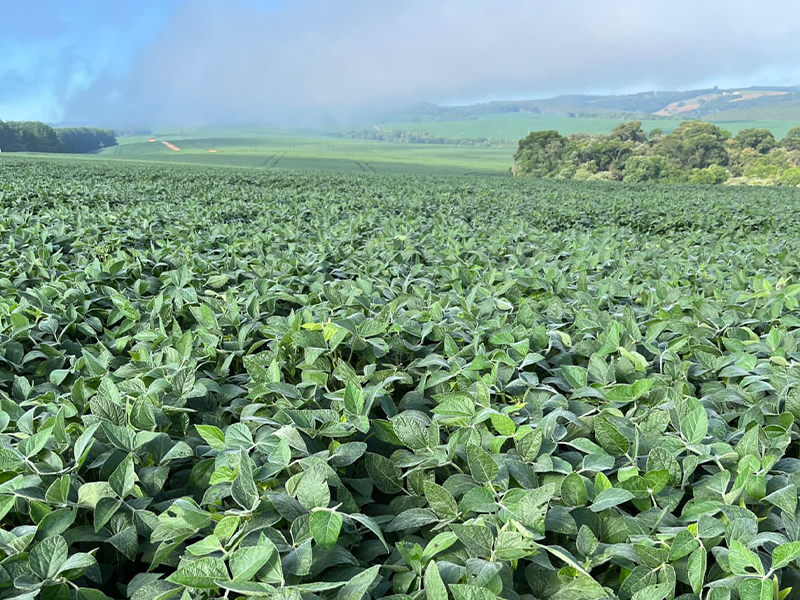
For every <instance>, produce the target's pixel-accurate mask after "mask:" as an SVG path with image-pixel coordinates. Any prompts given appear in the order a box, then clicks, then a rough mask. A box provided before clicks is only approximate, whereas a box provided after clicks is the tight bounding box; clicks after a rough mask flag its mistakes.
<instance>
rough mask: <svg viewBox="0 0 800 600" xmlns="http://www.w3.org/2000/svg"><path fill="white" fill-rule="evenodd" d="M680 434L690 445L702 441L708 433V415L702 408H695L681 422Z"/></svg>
mask: <svg viewBox="0 0 800 600" xmlns="http://www.w3.org/2000/svg"><path fill="white" fill-rule="evenodd" d="M681 433H682V434H683V435H684V437H685V438H686V439H687V441H688V442H689V443H690V444H699V443H700V442H702V441H703V439H704V438H705V437H706V435H707V433H708V415H707V414H706V409H705V408H704V407H702V406H697V407H695V408H694V409H693V410H692V411H691V412H690V413H689V414H688V415H686V416H685V417H684V418H683V419H682V420H681Z"/></svg>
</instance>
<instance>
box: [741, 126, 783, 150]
mask: <svg viewBox="0 0 800 600" xmlns="http://www.w3.org/2000/svg"><path fill="white" fill-rule="evenodd" d="M736 141H737V142H739V145H740V146H741V147H742V148H752V149H753V150H755V151H757V152H758V153H759V154H767V153H769V151H770V150H772V149H773V148H774V147H775V146H776V145H777V144H776V142H775V136H774V135H772V132H771V131H770V130H769V129H763V128H760V127H750V128H748V129H742V130H741V131H740V132H739V135H737V136H736Z"/></svg>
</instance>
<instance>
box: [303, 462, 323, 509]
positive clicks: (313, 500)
mask: <svg viewBox="0 0 800 600" xmlns="http://www.w3.org/2000/svg"><path fill="white" fill-rule="evenodd" d="M296 491H297V500H298V502H300V505H301V506H302V507H303V508H305V509H306V510H311V509H312V508H318V507H319V508H327V507H328V504H330V502H331V492H330V489H328V481H327V480H326V478H325V476H324V475H323V474H322V472H321V471H320V470H319V469H310V470H308V471H306V472H305V473H303V475H302V476H301V477H300V483H298V484H297V490H296Z"/></svg>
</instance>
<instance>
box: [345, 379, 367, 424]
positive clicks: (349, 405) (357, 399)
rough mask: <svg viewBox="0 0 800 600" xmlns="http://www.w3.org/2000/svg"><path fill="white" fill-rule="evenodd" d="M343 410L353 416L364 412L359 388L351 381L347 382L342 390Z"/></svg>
mask: <svg viewBox="0 0 800 600" xmlns="http://www.w3.org/2000/svg"><path fill="white" fill-rule="evenodd" d="M344 409H345V411H347V412H349V413H351V414H354V415H360V414H361V413H362V412H363V411H364V394H363V392H362V391H361V386H360V385H358V383H356V382H355V381H354V380H353V379H350V380H348V382H347V385H346V386H345V388H344Z"/></svg>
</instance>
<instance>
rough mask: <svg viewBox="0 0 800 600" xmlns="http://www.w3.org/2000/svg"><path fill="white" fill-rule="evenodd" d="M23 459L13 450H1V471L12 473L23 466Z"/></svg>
mask: <svg viewBox="0 0 800 600" xmlns="http://www.w3.org/2000/svg"><path fill="white" fill-rule="evenodd" d="M22 462H23V460H22V457H21V456H19V455H18V454H17V453H16V452H14V451H13V450H7V449H6V448H0V471H11V470H14V469H18V468H19V467H20V466H21V465H22Z"/></svg>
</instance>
